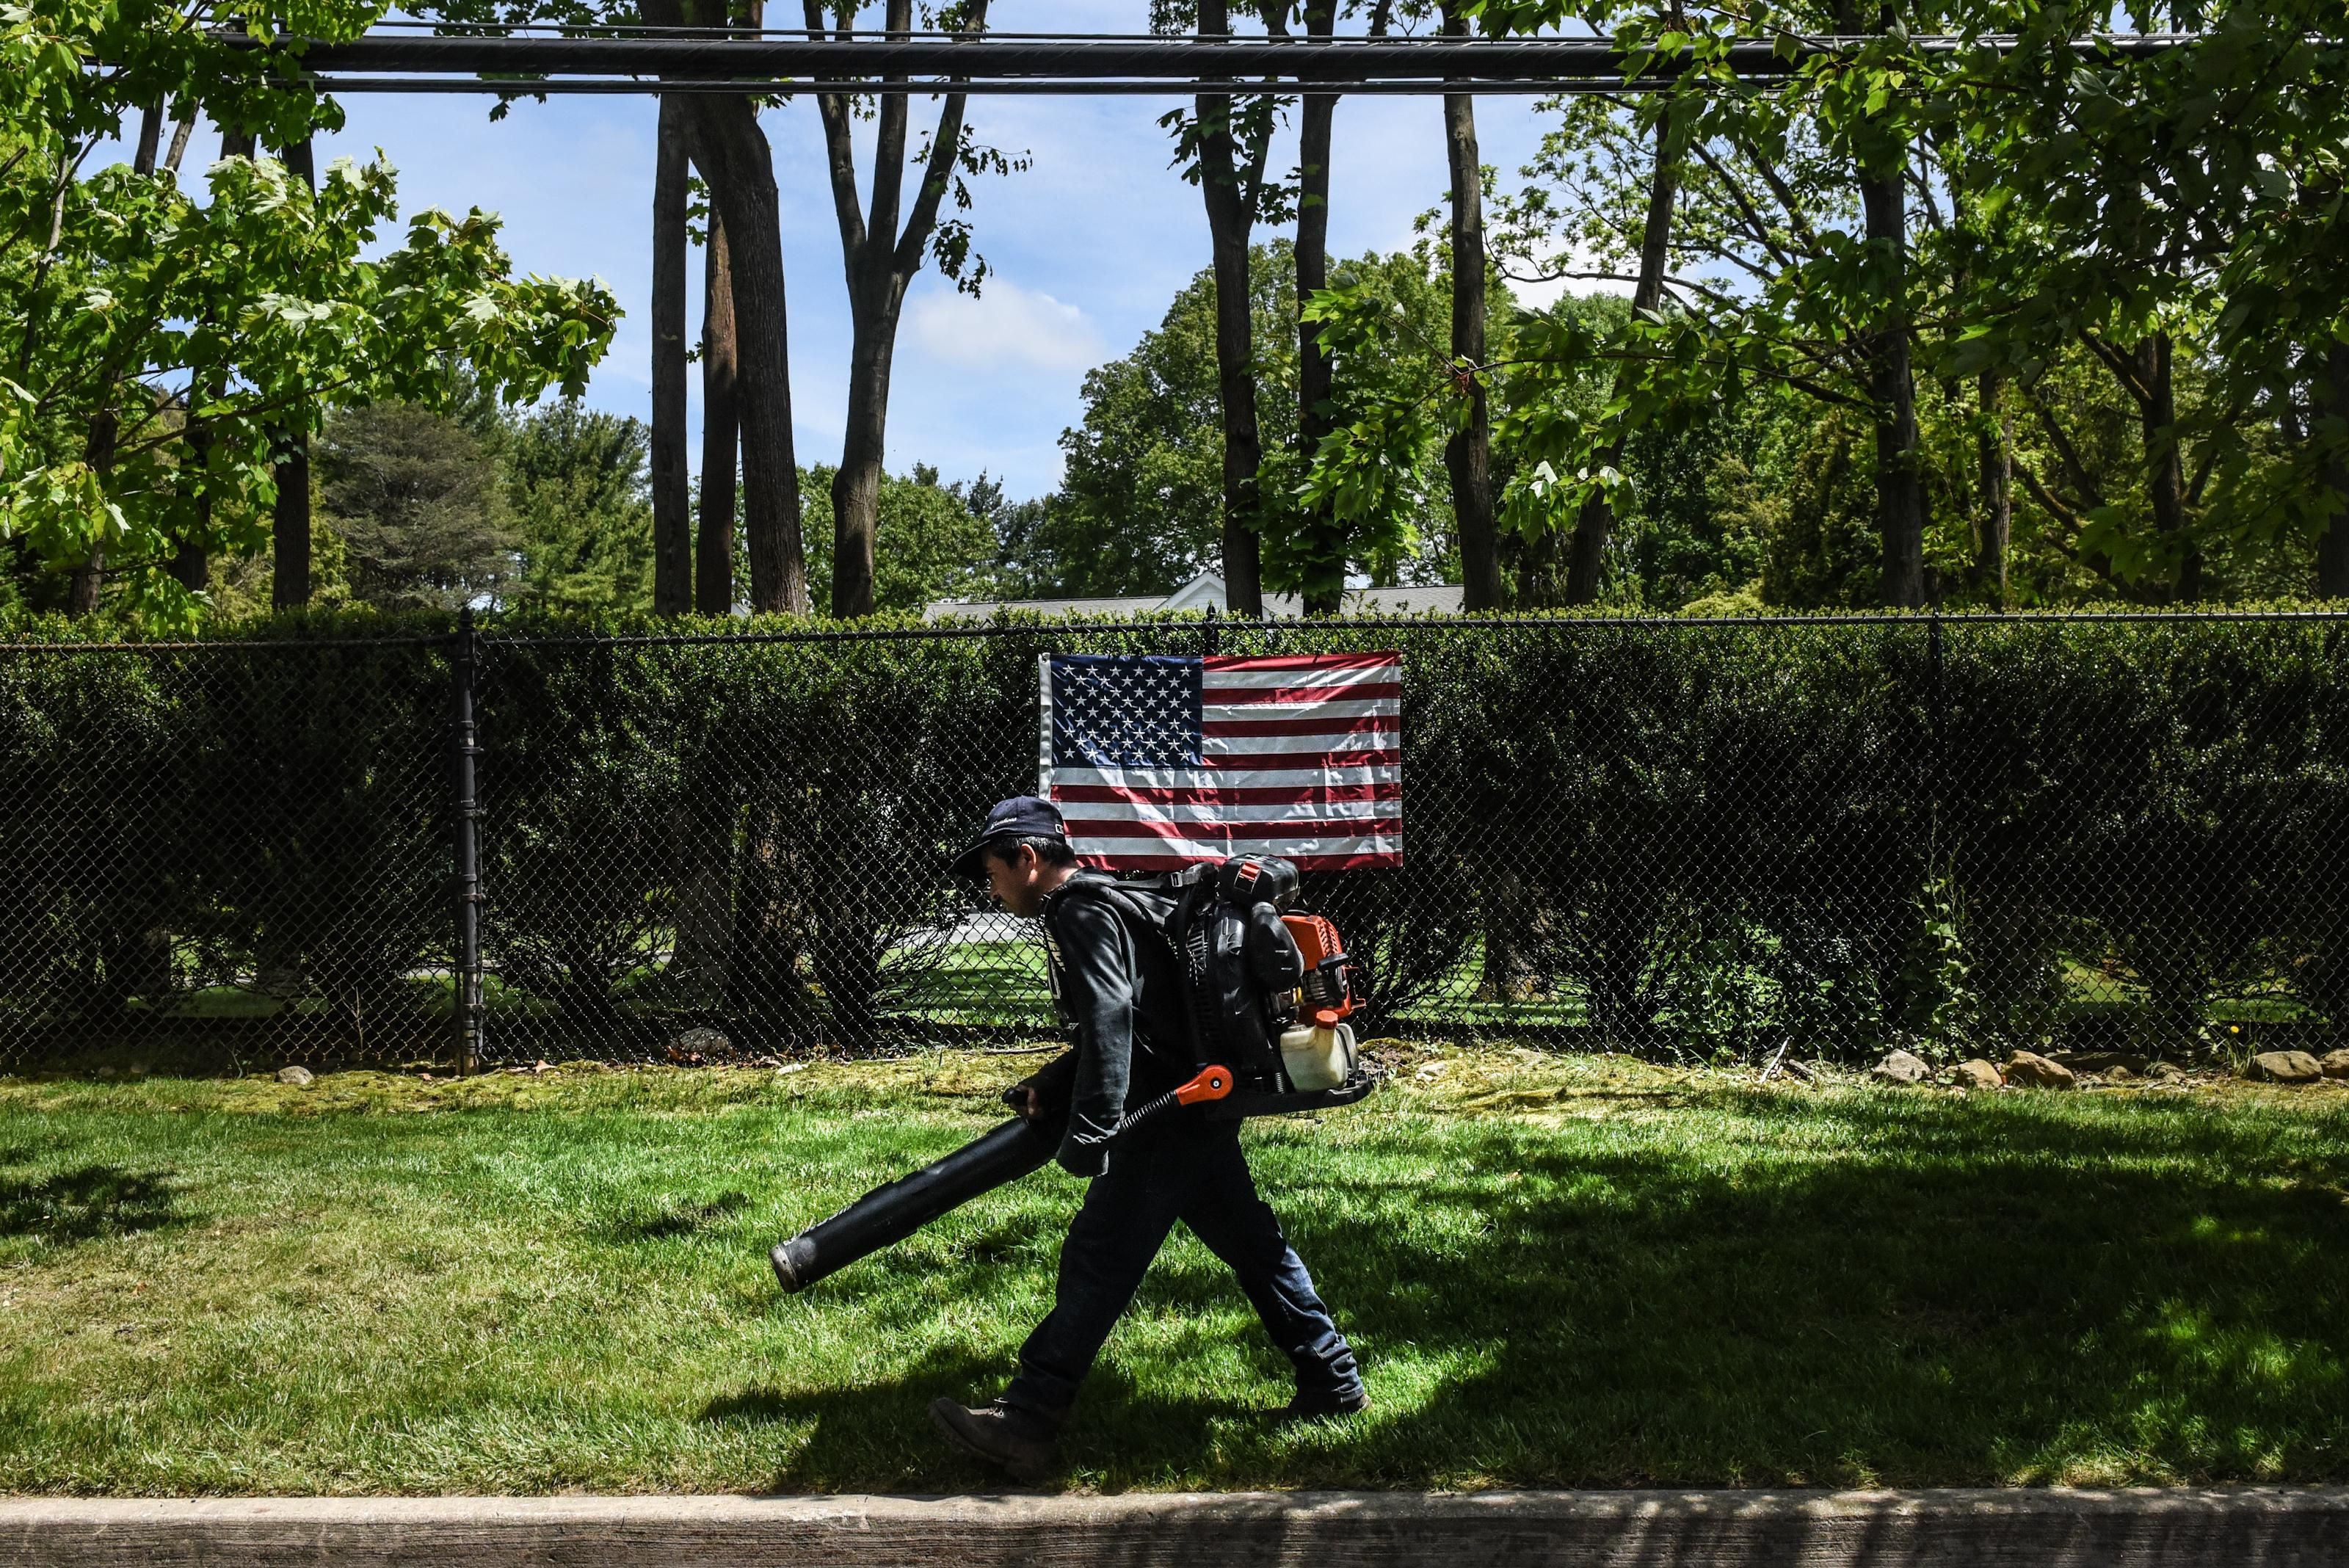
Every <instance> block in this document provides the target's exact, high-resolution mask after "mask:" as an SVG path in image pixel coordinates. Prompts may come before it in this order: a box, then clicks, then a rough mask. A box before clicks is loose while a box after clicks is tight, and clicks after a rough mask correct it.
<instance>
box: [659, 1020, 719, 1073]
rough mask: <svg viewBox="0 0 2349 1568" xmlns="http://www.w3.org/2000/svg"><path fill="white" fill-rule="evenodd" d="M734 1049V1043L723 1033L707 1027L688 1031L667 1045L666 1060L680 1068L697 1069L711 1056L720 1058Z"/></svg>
mask: <svg viewBox="0 0 2349 1568" xmlns="http://www.w3.org/2000/svg"><path fill="white" fill-rule="evenodd" d="M733 1049H734V1042H732V1041H731V1040H729V1039H727V1038H726V1035H725V1033H724V1032H723V1031H721V1030H717V1029H711V1028H709V1027H708V1026H707V1025H705V1026H703V1027H701V1028H698V1029H688V1030H687V1031H686V1032H685V1033H682V1034H680V1035H678V1037H677V1038H676V1039H674V1040H671V1041H670V1042H669V1043H668V1059H669V1060H670V1061H672V1062H674V1063H676V1064H678V1066H680V1067H699V1066H702V1065H704V1064H707V1063H708V1062H709V1059H710V1058H711V1057H713V1056H722V1055H725V1054H727V1053H728V1052H730V1051H731V1050H733Z"/></svg>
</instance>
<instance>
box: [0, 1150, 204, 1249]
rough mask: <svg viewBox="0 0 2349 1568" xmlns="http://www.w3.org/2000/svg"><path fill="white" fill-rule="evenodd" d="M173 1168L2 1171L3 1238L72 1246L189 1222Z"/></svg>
mask: <svg viewBox="0 0 2349 1568" xmlns="http://www.w3.org/2000/svg"><path fill="white" fill-rule="evenodd" d="M186 1220H187V1216H185V1215H184V1214H182V1213H181V1211H180V1209H179V1205H178V1199H177V1198H176V1197H175V1196H174V1195H173V1193H172V1190H171V1184H170V1177H169V1173H160V1174H141V1173H140V1172H137V1171H129V1170H124V1169H122V1168H120V1167H119V1166H112V1165H85V1166H82V1167H80V1168H78V1169H75V1170H62V1171H57V1172H55V1173H53V1174H51V1175H48V1176H41V1177H30V1178H25V1177H7V1176H0V1241H36V1242H41V1243H45V1244H47V1245H48V1246H53V1247H69V1246H74V1245H77V1244H78V1243H80V1242H84V1241H97V1240H98V1239H99V1238H101V1237H108V1236H128V1235H134V1234H137V1233H139V1232H140V1231H158V1230H161V1229H163V1228H165V1227H167V1226H172V1225H179V1224H183V1223H185V1222H186Z"/></svg>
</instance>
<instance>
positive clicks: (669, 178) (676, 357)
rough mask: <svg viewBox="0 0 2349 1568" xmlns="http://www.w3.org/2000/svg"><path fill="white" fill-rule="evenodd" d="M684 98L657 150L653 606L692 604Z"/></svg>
mask: <svg viewBox="0 0 2349 1568" xmlns="http://www.w3.org/2000/svg"><path fill="white" fill-rule="evenodd" d="M685 176H686V156H685V106H684V105H683V104H680V103H678V101H677V100H676V99H674V98H671V97H663V98H662V99H661V100H660V128H659V130H657V132H656V138H655V141H654V152H653V301H652V333H653V431H652V452H651V462H650V467H651V470H652V492H653V613H654V614H656V615H683V614H685V613H686V612H687V611H688V610H689V609H691V608H692V607H693V519H692V515H691V513H692V504H691V493H690V486H689V483H688V477H687V474H686V468H685V253H686V239H685V208H686V198H685Z"/></svg>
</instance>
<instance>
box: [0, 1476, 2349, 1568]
mask: <svg viewBox="0 0 2349 1568" xmlns="http://www.w3.org/2000/svg"><path fill="white" fill-rule="evenodd" d="M182 1563H184V1564H190V1565H194V1564H202V1565H203V1568H264V1565H270V1568H274V1565H277V1564H293V1563H301V1564H305V1568H394V1565H397V1568H423V1565H425V1564H431V1565H433V1568H475V1565H479V1568H492V1565H495V1568H535V1565H541V1564H544V1565H550V1568H552V1565H557V1564H562V1565H577V1568H800V1565H802V1564H804V1565H808V1568H883V1565H887V1568H897V1565H904V1568H915V1565H920V1568H943V1565H947V1564H951V1565H953V1568H964V1565H966V1564H968V1565H971V1568H996V1565H1002V1568H1011V1565H1013V1564H1021V1565H1028V1564H1033V1565H1037V1568H1061V1565H1063V1564H1066V1565H1070V1568H1074V1565H1075V1564H1079V1563H1084V1564H1095V1563H1107V1564H1114V1565H1117V1568H1154V1565H1157V1564H1165V1565H1167V1568H1177V1565H1179V1568H1221V1565H1224V1564H1230V1565H1233V1568H1241V1565H1245V1568H1291V1565H1294V1568H1372V1565H1375V1568H1420V1565H1422V1564H1425V1565H1428V1568H1488V1565H1489V1568H1516V1565H1526V1568H1531V1565H1534V1564H1540V1565H1542V1568H1566V1565H1568V1564H1572V1565H1577V1568H1579V1565H1581V1564H1605V1565H1607V1568H1713V1565H1715V1564H1739V1565H1744V1564H1762V1563H1768V1564H1772V1565H1773V1568H1827V1565H1834V1568H1845V1565H1852V1568H1858V1565H1863V1564H1865V1565H1868V1568H1878V1565H1882V1564H1900V1565H1903V1568H1909V1565H1919V1568H1921V1565H1925V1564H1951V1565H1955V1564H1965V1565H1967V1568H1999V1565H2006V1564H2012V1565H2014V1568H2022V1565H2023V1564H2030V1565H2032V1568H2089V1565H2092V1564H2093V1565H2094V1568H2137V1565H2138V1564H2154V1563H2159V1564H2169V1563H2213V1564H2221V1565H2224V1568H2266V1565H2270V1564H2294V1565H2300V1564H2306V1565H2309V1568H2315V1565H2318V1564H2323V1565H2324V1568H2344V1565H2349V1488H2344V1487H2272V1488H2271V1487H2244V1488H2209V1489H2203V1490H2196V1489H2182V1490H2149V1489H2148V1490H2116V1491H2080V1490H2065V1491H2045V1490H1982V1491H1975V1490H1931V1491H1906V1492H1856V1491H1855V1492H1826V1491H1797V1490H1783V1491H1764V1490H1754V1491H1661V1490H1659V1491H1582V1492H1481V1493H1474V1494H1469V1495H1462V1496H1429V1495H1423V1494H1420V1493H1409V1492H1287V1493H1282V1492H1238V1493H1230V1492H1227V1493H1216V1494H1182V1493H1163V1492H1148V1493H1127V1494H1124V1495H1122V1496H1117V1497H1040V1496H1004V1497H947V1498H911V1497H550V1498H458V1497H452V1498H258V1499H254V1498H221V1499H194V1500H181V1499H154V1500H149V1499H135V1498H126V1499H85V1498H17V1499H0V1568H31V1565H33V1564H39V1565H40V1568H84V1565H88V1568H97V1565H98V1564H105V1565H106V1568H125V1565H129V1564H157V1565H160V1564H182Z"/></svg>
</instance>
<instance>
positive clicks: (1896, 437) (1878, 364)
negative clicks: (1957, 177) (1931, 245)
mask: <svg viewBox="0 0 2349 1568" xmlns="http://www.w3.org/2000/svg"><path fill="white" fill-rule="evenodd" d="M1892 20H1893V18H1892V11H1891V7H1890V6H1889V5H1888V6H1885V7H1882V8H1880V9H1879V10H1878V12H1877V13H1876V17H1875V21H1874V24H1873V25H1872V26H1871V25H1869V24H1868V22H1867V21H1865V20H1864V19H1863V17H1862V14H1861V11H1860V8H1859V7H1858V6H1857V5H1847V6H1846V7H1845V9H1844V11H1843V13H1842V16H1841V17H1840V19H1839V23H1838V26H1840V28H1841V30H1842V31H1843V32H1844V33H1846V34H1847V35H1854V36H1857V35H1858V34H1861V33H1868V32H1875V33H1881V32H1884V31H1886V30H1888V29H1889V27H1890V26H1891V24H1892ZM1908 169H1909V149H1908V147H1907V146H1906V144H1904V143H1901V142H1898V141H1894V140H1889V139H1887V138H1881V137H1875V136H1871V135H1868V134H1867V133H1865V132H1864V133H1863V140H1862V146H1861V149H1860V154H1859V177H1858V182H1859V202H1860V207H1861V210H1862V212H1863V213H1864V214H1865V218H1866V226H1867V235H1868V244H1869V245H1870V246H1871V247H1874V248H1875V249H1876V250H1877V252H1878V255H1879V257H1880V258H1881V260H1880V263H1879V265H1880V267H1881V281H1882V283H1883V286H1884V296H1883V315H1882V317H1881V318H1880V319H1879V320H1878V323H1877V324H1876V326H1875V327H1874V328H1873V329H1872V330H1870V331H1869V332H1868V333H1867V334H1866V335H1865V336H1864V337H1862V338H1861V340H1860V347H1861V351H1862V352H1863V353H1864V354H1865V355H1866V356H1867V364H1868V399H1869V401H1870V402H1872V403H1873V404H1874V405H1875V418H1874V422H1875V426H1876V521H1877V531H1878V535H1880V536H1881V539H1882V542H1883V549H1884V581H1883V585H1882V596H1883V599H1884V602H1885V603H1886V604H1887V605H1889V606H1892V607H1896V608H1902V609H1913V608H1915V607H1918V606H1920V605H1922V604H1923V603H1924V602H1925V488H1924V476H1923V475H1922V474H1921V473H1920V472H1919V471H1918V455H1919V454H1918V450H1917V448H1918V441H1917V389H1916V383H1915V380H1914V379H1913V377H1912V376H1911V373H1910V368H1909V300H1908V286H1909V205H1908V196H1907V192H1906V191H1905V189H1904V187H1903V184H1902V182H1903V181H1904V180H1905V179H1906V177H1907V174H1908Z"/></svg>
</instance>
